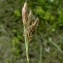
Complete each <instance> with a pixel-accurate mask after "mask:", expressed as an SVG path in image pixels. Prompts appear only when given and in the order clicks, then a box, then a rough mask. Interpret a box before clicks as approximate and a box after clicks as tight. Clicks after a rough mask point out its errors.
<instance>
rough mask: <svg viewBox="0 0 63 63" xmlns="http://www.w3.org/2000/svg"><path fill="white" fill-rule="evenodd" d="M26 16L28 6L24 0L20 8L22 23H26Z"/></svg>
mask: <svg viewBox="0 0 63 63" xmlns="http://www.w3.org/2000/svg"><path fill="white" fill-rule="evenodd" d="M27 18H28V8H27V2H25V3H24V6H23V8H22V21H23V24H24V25H26V24H27Z"/></svg>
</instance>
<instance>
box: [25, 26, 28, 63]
mask: <svg viewBox="0 0 63 63" xmlns="http://www.w3.org/2000/svg"><path fill="white" fill-rule="evenodd" d="M26 31H27V29H26V27H25V26H24V38H25V48H26V57H27V63H29V55H28V43H29V42H28V38H27V34H26Z"/></svg>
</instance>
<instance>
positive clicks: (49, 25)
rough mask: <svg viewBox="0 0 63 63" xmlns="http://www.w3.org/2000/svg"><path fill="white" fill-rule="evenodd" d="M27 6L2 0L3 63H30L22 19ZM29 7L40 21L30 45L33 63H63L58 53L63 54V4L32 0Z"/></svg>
mask: <svg viewBox="0 0 63 63" xmlns="http://www.w3.org/2000/svg"><path fill="white" fill-rule="evenodd" d="M24 2H25V1H24V0H0V63H26V57H25V46H24V38H23V24H22V19H21V18H22V17H21V14H22V13H21V11H22V10H21V9H22V6H23V4H24ZM28 5H29V8H30V9H32V11H33V13H34V14H35V15H36V16H38V17H39V24H38V28H37V32H35V33H36V34H35V35H34V40H33V42H31V43H30V44H29V47H30V49H29V56H30V62H31V63H38V62H41V61H42V62H43V63H63V59H62V58H63V54H62V53H61V52H60V51H59V50H58V49H61V50H63V0H28ZM49 38H50V39H51V41H50V42H49V40H50V39H49ZM55 46H56V47H55ZM41 49H42V50H41ZM40 51H41V52H40ZM22 52H23V54H22ZM62 52H63V51H62ZM40 55H42V56H40ZM39 58H40V59H39ZM39 60H40V61H39Z"/></svg>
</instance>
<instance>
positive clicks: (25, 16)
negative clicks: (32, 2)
mask: <svg viewBox="0 0 63 63" xmlns="http://www.w3.org/2000/svg"><path fill="white" fill-rule="evenodd" d="M22 21H23V27H24V39H25V48H26V58H27V63H30V59H29V44H30V42H31V40H32V38H33V32H34V31H35V29H36V27H37V24H38V21H39V20H38V18H35V16H34V15H33V14H32V11H31V10H30V11H28V5H27V2H25V3H24V6H23V8H22Z"/></svg>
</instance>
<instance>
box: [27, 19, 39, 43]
mask: <svg viewBox="0 0 63 63" xmlns="http://www.w3.org/2000/svg"><path fill="white" fill-rule="evenodd" d="M38 21H39V19H38V18H36V20H35V21H34V22H33V23H32V24H31V25H30V26H29V27H28V28H27V30H28V31H27V37H28V40H29V42H31V40H32V37H33V32H34V31H35V29H36V27H37V25H38Z"/></svg>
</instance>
